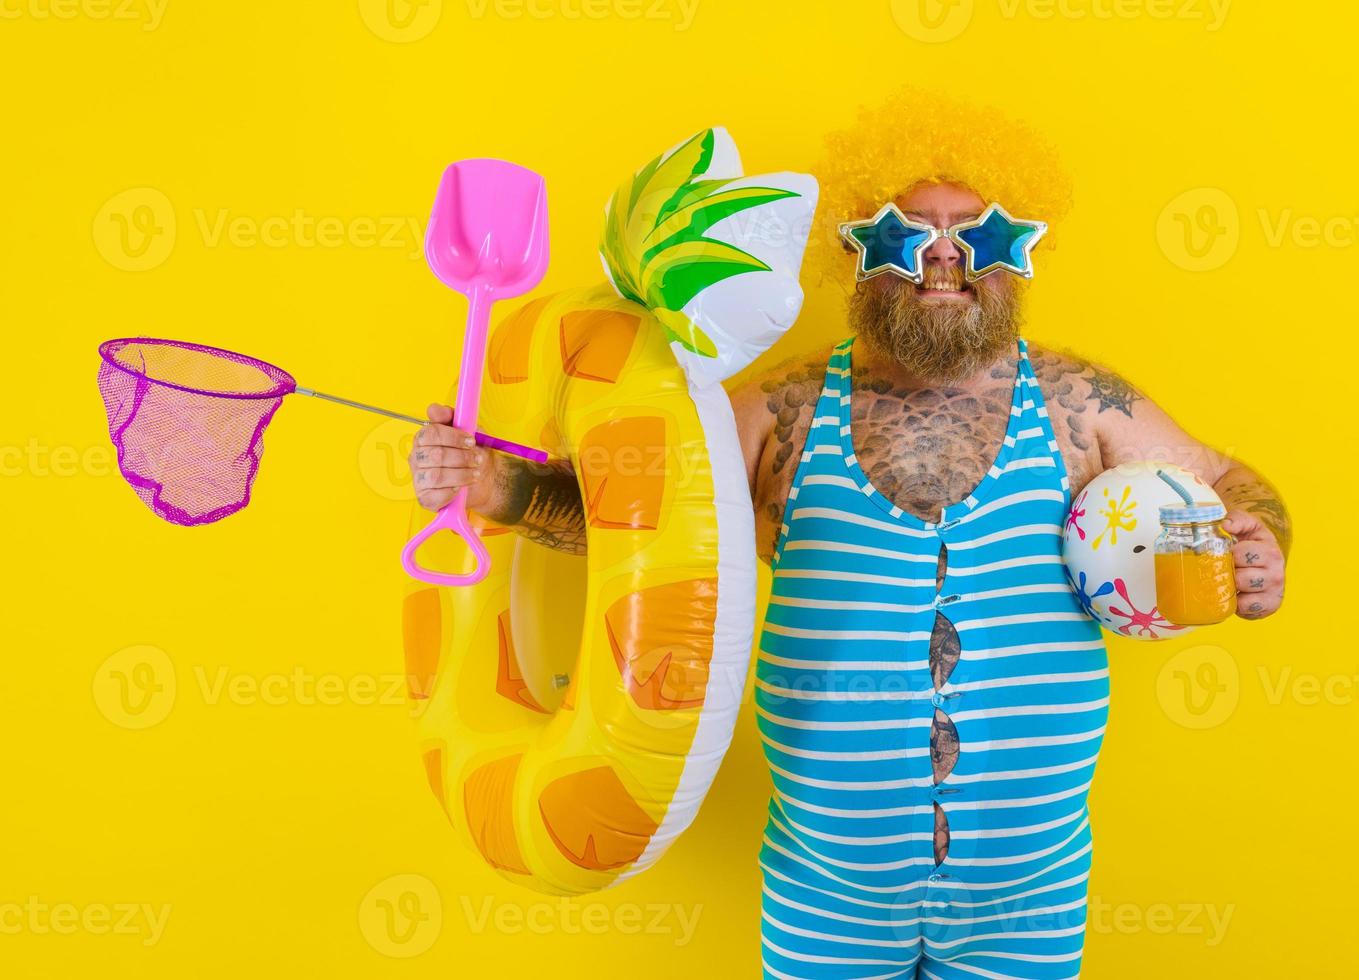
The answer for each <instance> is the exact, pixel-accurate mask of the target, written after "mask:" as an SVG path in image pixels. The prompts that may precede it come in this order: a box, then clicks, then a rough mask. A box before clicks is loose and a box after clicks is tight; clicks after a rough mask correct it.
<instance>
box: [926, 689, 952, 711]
mask: <svg viewBox="0 0 1359 980" xmlns="http://www.w3.org/2000/svg"><path fill="white" fill-rule="evenodd" d="M947 700H948V699H947V698H945V697H944V696H943V695H942V694H940V693H939V692H938V691H935V692H934V694H933V696H931V698H930V704H932V705H934V706H935V707H936V708H942V707H943V706H944V702H945V701H947Z"/></svg>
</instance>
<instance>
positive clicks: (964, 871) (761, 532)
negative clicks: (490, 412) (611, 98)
mask: <svg viewBox="0 0 1359 980" xmlns="http://www.w3.org/2000/svg"><path fill="white" fill-rule="evenodd" d="M917 109H918V106H917V104H914V103H910V104H907V103H905V102H902V101H900V100H899V101H898V102H897V103H896V104H889V105H888V106H887V107H885V108H884V109H883V110H880V112H879V115H878V116H877V117H873V116H866V117H865V119H864V121H863V122H861V123H860V126H859V127H858V128H857V129H856V130H852V131H850V133H849V135H848V136H847V137H846V136H843V135H842V137H841V138H840V139H839V141H838V142H837V141H836V140H834V139H833V140H832V149H833V152H834V154H835V159H836V163H835V164H834V166H833V167H831V168H830V169H835V168H837V167H838V168H839V172H840V173H841V174H847V175H850V176H846V177H845V178H844V179H843V180H842V181H840V184H841V190H842V191H843V193H841V194H840V196H839V197H838V199H837V196H836V194H835V193H831V194H830V195H829V197H828V198H826V197H823V201H824V200H827V199H828V200H829V202H830V203H829V207H828V210H829V211H830V218H831V219H832V220H838V219H840V218H846V217H853V218H859V219H864V218H867V217H868V215H870V214H872V213H873V212H874V211H875V210H877V208H878V206H879V205H882V204H885V203H888V202H889V201H890V203H892V204H895V205H896V206H897V208H898V209H899V213H900V215H901V216H902V217H904V219H905V220H906V221H907V222H908V223H909V224H910V225H912V226H916V227H919V228H932V229H936V230H938V231H939V232H945V233H944V234H939V235H938V236H937V237H934V240H933V241H932V242H931V243H929V244H928V246H927V247H925V248H924V249H923V250H922V251H921V252H919V253H918V255H917V259H918V263H919V268H918V269H916V270H913V271H914V272H915V276H916V278H918V280H919V281H918V282H914V281H911V280H910V279H907V278H901V277H898V276H894V275H875V276H872V277H869V278H865V279H864V281H862V282H860V283H858V285H857V287H856V288H855V291H854V293H853V295H852V297H851V299H850V302H849V308H848V319H849V326H850V327H851V328H852V330H853V334H854V336H853V337H852V338H851V339H850V340H847V341H845V342H844V343H841V344H839V345H837V346H836V347H834V348H833V349H831V350H829V351H823V352H820V353H818V354H816V355H813V356H811V357H808V358H805V359H800V360H798V361H796V362H792V363H790V364H785V365H783V366H781V367H779V368H776V369H774V370H773V371H770V372H768V373H767V374H766V375H764V376H763V377H761V378H759V379H757V380H756V381H754V382H752V383H751V384H748V385H746V386H745V387H743V388H741V389H739V390H738V391H736V392H735V393H734V394H733V396H732V401H733V406H734V408H735V411H736V418H737V425H738V429H739V431H740V434H741V440H742V445H743V449H744V452H745V456H746V461H747V467H748V472H749V475H750V481H751V493H752V498H753V500H754V504H755V508H756V529H757V547H758V549H759V553H760V556H761V557H762V558H763V559H764V560H765V561H767V562H769V563H770V565H771V567H772V569H773V581H772V587H771V595H770V605H769V611H768V614H767V617H766V622H765V629H764V633H763V635H762V636H761V638H760V644H759V647H760V649H759V660H758V664H757V674H756V704H755V708H756V713H757V716H758V722H759V726H760V732H761V736H762V739H763V742H764V747H765V753H766V756H767V759H768V762H769V766H770V770H771V773H772V777H773V783H774V793H773V797H772V799H771V801H770V807H769V820H768V824H767V829H766V833H765V838H764V846H763V848H762V851H761V856H760V863H761V866H762V868H763V869H764V899H763V916H762V918H763V924H762V939H763V962H764V970H765V975H766V976H769V977H776V978H787V977H792V978H813V977H837V978H888V977H925V978H931V980H955V978H972V977H989V978H1001V980H1004V978H1033V980H1040V978H1041V980H1057V978H1071V977H1075V976H1077V975H1078V973H1079V970H1080V958H1081V953H1082V949H1083V942H1084V931H1085V905H1086V889H1087V882H1088V877H1089V870H1090V854H1091V840H1090V828H1089V817H1088V813H1087V810H1086V797H1087V794H1088V790H1089V787H1090V785H1091V781H1092V779H1093V775H1094V768H1095V761H1096V757H1097V755H1098V752H1099V746H1100V742H1101V739H1102V736H1103V732H1104V725H1105V720H1106V716H1107V706H1108V670H1107V661H1106V657H1105V650H1104V644H1103V640H1102V638H1101V634H1100V629H1099V627H1098V625H1097V624H1095V623H1094V622H1093V621H1092V620H1090V619H1089V618H1088V617H1087V616H1086V615H1085V614H1084V612H1083V611H1082V609H1081V607H1080V605H1079V602H1078V601H1077V599H1076V597H1075V595H1074V594H1073V593H1072V591H1071V589H1070V587H1069V585H1068V584H1067V582H1066V579H1065V577H1064V573H1063V567H1062V563H1061V527H1062V523H1063V519H1064V517H1065V514H1066V510H1067V508H1068V506H1069V504H1070V500H1071V498H1072V496H1073V495H1075V494H1077V493H1079V492H1080V490H1081V488H1082V487H1084V486H1085V485H1086V484H1087V483H1088V482H1089V481H1090V480H1091V479H1093V478H1094V477H1095V476H1096V475H1098V474H1099V473H1100V472H1101V471H1103V470H1104V469H1105V468H1107V467H1108V466H1110V465H1114V464H1116V463H1118V462H1122V461H1126V460H1133V459H1144V458H1151V457H1158V456H1159V457H1165V456H1167V455H1169V456H1170V458H1171V459H1172V460H1173V461H1175V462H1178V463H1181V464H1183V465H1186V466H1187V467H1188V468H1190V469H1192V470H1194V471H1195V472H1197V473H1198V474H1199V475H1200V476H1201V477H1202V478H1203V479H1204V480H1205V481H1207V482H1208V483H1210V484H1211V485H1213V486H1214V487H1215V488H1216V489H1217V491H1218V492H1219V494H1220V495H1221V496H1222V498H1223V500H1224V501H1225V502H1226V504H1227V507H1228V509H1229V512H1230V513H1229V514H1228V517H1227V520H1226V522H1225V526H1226V528H1227V530H1228V531H1230V532H1231V533H1232V534H1234V535H1235V536H1236V537H1237V539H1238V543H1237V545H1236V546H1235V550H1234V554H1235V558H1236V565H1237V585H1238V588H1239V590H1240V597H1239V603H1238V614H1239V615H1241V616H1242V617H1245V618H1247V619H1258V618H1261V617H1264V616H1268V615H1270V614H1271V613H1273V612H1274V611H1275V610H1277V609H1278V608H1279V605H1280V603H1281V601H1282V597H1283V575H1284V561H1283V553H1284V549H1285V548H1286V547H1287V545H1288V538H1289V524H1288V519H1287V515H1286V512H1285V511H1284V509H1283V506H1282V504H1281V503H1280V501H1279V498H1278V496H1277V494H1275V493H1274V491H1273V490H1272V489H1271V488H1270V486H1269V485H1268V484H1267V483H1266V482H1265V481H1264V480H1262V479H1261V478H1260V477H1259V476H1258V475H1256V474H1255V473H1254V472H1253V471H1252V470H1250V469H1249V468H1248V467H1246V466H1245V465H1243V464H1241V463H1239V462H1237V461H1235V460H1232V459H1230V458H1228V457H1226V456H1224V455H1222V454H1219V453H1216V452H1214V451H1212V450H1211V449H1209V448H1208V447H1206V446H1204V445H1203V444H1201V443H1199V442H1198V441H1196V440H1195V439H1193V438H1192V437H1190V436H1189V435H1187V434H1186V433H1185V432H1184V431H1183V430H1182V429H1181V428H1180V427H1179V426H1178V425H1176V424H1175V422H1174V421H1172V420H1171V418H1170V417H1169V416H1168V415H1166V414H1165V413H1164V412H1163V411H1161V410H1160V409H1159V408H1158V407H1156V406H1155V405H1154V404H1153V403H1152V402H1151V401H1150V400H1149V399H1148V398H1146V397H1145V396H1144V395H1143V394H1142V393H1140V392H1139V391H1137V390H1136V389H1135V388H1134V387H1132V386H1131V385H1130V384H1128V383H1127V382H1126V381H1124V380H1123V379H1122V378H1121V377H1119V376H1118V375H1117V374H1115V373H1114V372H1112V371H1110V370H1107V369H1105V368H1103V367H1100V366H1097V365H1094V364H1090V363H1088V362H1086V361H1083V360H1081V359H1080V358H1078V357H1075V356H1073V355H1070V354H1059V353H1055V352H1053V351H1050V350H1047V349H1044V348H1039V347H1036V346H1035V347H1028V346H1026V344H1025V342H1024V340H1022V339H1021V338H1020V335H1019V322H1020V319H1019V309H1020V306H1021V303H1020V299H1021V296H1020V289H1021V287H1022V281H1021V280H1020V279H1018V278H1016V277H1013V276H1010V275H1006V274H1003V273H1000V274H992V275H985V276H982V277H980V278H975V279H970V278H969V277H968V276H967V275H965V270H966V268H967V267H968V261H967V256H966V255H965V254H964V251H963V249H960V248H959V246H958V244H957V243H956V240H955V238H954V237H953V236H952V235H949V234H947V233H946V232H947V230H948V229H956V228H957V227H959V226H966V225H967V224H968V223H969V222H975V221H976V220H977V219H978V218H979V217H980V216H982V215H983V213H984V212H985V211H986V209H987V204H988V203H989V202H990V201H997V202H1000V203H1002V204H1007V205H1008V202H1007V201H1006V200H1005V198H1004V197H1003V196H1002V194H1005V193H1006V189H1007V188H1008V189H1009V192H1011V193H1013V195H1014V196H1015V197H1019V198H1021V199H1023V198H1024V191H1023V187H1022V182H1021V183H1016V182H1015V180H1014V179H1010V180H1009V182H1008V183H1007V179H1006V178H1005V176H1004V167H1001V166H996V165H994V161H995V160H997V159H999V158H1000V157H1005V158H1007V159H1010V160H1013V159H1014V147H1015V145H1016V143H1017V142H1018V141H1028V144H1029V147H1030V149H1029V157H1028V159H1029V160H1030V162H1031V163H1032V162H1033V161H1034V160H1037V159H1040V158H1041V144H1040V143H1039V142H1038V141H1037V140H1036V137H1034V136H1033V134H1031V133H1029V132H1028V131H1027V130H1024V129H1023V128H1022V127H1017V126H1015V125H1013V124H1011V123H1009V122H1008V121H1005V120H1001V119H998V118H991V119H989V120H987V119H984V118H982V117H980V116H978V115H977V114H975V113H972V114H971V115H970V118H971V119H972V120H973V121H974V122H975V123H976V124H977V125H979V126H981V127H982V131H983V132H984V133H985V136H984V137H981V138H973V139H971V140H970V141H964V143H962V144H961V145H962V146H963V147H964V148H965V151H960V152H959V153H958V154H957V155H955V156H954V157H953V158H952V159H946V158H947V154H946V153H945V154H943V157H941V155H940V152H939V151H938V150H937V149H935V148H937V147H940V146H947V145H949V137H948V136H947V135H946V131H947V130H948V124H951V125H952V128H953V129H954V130H956V128H957V123H956V122H955V120H956V119H958V118H969V116H968V114H966V113H964V112H946V111H942V110H941V111H940V114H939V117H938V118H939V121H940V122H941V123H943V124H945V125H940V126H939V127H936V128H934V129H932V130H931V129H930V128H929V127H928V126H924V125H923V124H922V127H921V128H923V129H925V130H926V131H927V132H929V133H930V134H931V135H930V136H928V137H927V136H922V135H921V134H920V132H916V133H914V134H913V138H914V139H916V140H918V141H920V142H921V144H922V145H925V144H928V145H929V146H930V147H931V148H932V150H931V152H933V153H934V155H933V156H932V157H930V158H929V159H928V160H927V161H924V162H920V161H917V162H916V166H914V167H910V166H909V165H910V161H909V160H907V157H906V154H905V152H904V151H903V150H901V149H900V148H899V147H898V146H897V144H896V143H894V142H892V141H891V140H889V139H888V138H887V137H885V136H883V135H881V133H880V132H879V134H878V135H877V136H876V137H875V136H874V135H873V134H874V133H875V132H877V131H878V130H881V129H882V127H883V126H884V125H885V124H886V123H889V122H893V121H900V120H902V119H910V118H911V117H912V114H913V113H916V114H919V113H918V112H917ZM940 134H945V135H940ZM875 139H876V143H875V142H874V140H875ZM953 145H954V146H958V145H960V144H959V143H958V141H957V140H956V139H954V142H953ZM1002 151H1003V152H1002ZM988 157H989V158H990V160H991V161H992V163H993V165H991V166H987V165H985V164H984V163H983V164H979V163H978V159H983V160H985V158H988ZM941 159H943V162H942V163H941V162H940V160H941ZM903 167H909V169H901V168H903ZM894 168H895V169H894ZM878 171H885V172H888V173H890V174H892V175H893V177H894V178H895V180H893V179H892V178H890V177H876V176H875V177H872V178H871V179H870V180H883V181H887V182H889V183H892V182H895V183H896V186H897V187H898V188H899V189H898V190H897V191H895V192H894V193H890V194H888V195H886V198H885V199H878V200H876V201H875V200H873V199H872V196H871V195H872V193H873V191H872V189H871V188H869V187H868V186H867V185H866V184H864V183H863V181H862V179H860V178H855V177H854V176H852V175H854V174H859V175H862V174H865V173H868V174H875V173H877V172H878ZM1054 172H1055V171H1054V170H1053V169H1052V168H1051V167H1050V166H1046V165H1044V166H1037V165H1034V166H1030V167H1029V169H1028V173H1029V177H1028V180H1029V181H1030V182H1031V181H1033V180H1037V179H1039V177H1040V176H1041V175H1043V174H1052V173H1054ZM998 174H999V175H1001V176H997V175H998ZM818 175H819V176H821V175H822V173H821V172H820V171H819V172H818ZM921 175H924V176H923V177H922V176H921ZM856 180H857V181H858V183H856ZM822 183H823V190H824V189H831V188H834V187H835V186H836V183H837V182H836V181H834V180H830V181H828V180H826V179H825V178H824V176H823V181H822ZM983 184H984V185H985V187H982V188H981V189H984V190H985V191H986V193H987V195H988V196H987V197H983V196H982V195H981V194H980V193H978V189H979V187H980V185H983ZM828 185H829V188H828ZM837 200H838V201H839V204H840V207H839V210H840V211H843V212H845V213H841V214H837V213H836V211H837V203H836V202H837ZM1024 203H1026V200H1021V201H1019V202H1016V204H1015V205H1014V206H1013V207H1008V206H1007V210H1008V211H1010V212H1011V213H1013V214H1015V215H1017V216H1018V217H1021V218H1035V217H1045V215H1043V214H1029V213H1025V212H1024V210H1023V209H1022V205H1023V204H1024ZM1027 203H1028V204H1030V205H1032V201H1027ZM1054 209H1056V210H1060V209H1058V208H1055V206H1054ZM879 213H880V214H881V212H879ZM1053 217H1055V215H1053ZM865 223H866V222H865ZM841 261H842V262H845V263H846V264H847V263H848V260H847V259H844V257H843V256H842V257H841ZM866 265H867V263H866V262H863V264H861V266H860V268H861V270H864V269H865V266H866ZM974 272H975V270H974ZM430 419H431V421H432V423H434V424H432V425H430V426H427V427H426V429H425V430H423V431H422V433H421V436H420V438H419V439H418V440H417V447H416V449H415V452H414V453H413V456H412V466H413V468H414V469H415V473H416V477H415V479H416V484H415V485H416V489H417V492H418V494H419V499H420V501H421V502H422V503H423V504H424V505H425V506H427V507H430V508H431V509H438V508H439V507H441V506H443V505H444V504H445V503H447V502H448V500H449V499H451V497H452V495H453V493H454V491H455V490H456V489H457V488H458V487H460V486H464V485H468V486H470V487H471V492H470V497H469V504H470V505H471V506H472V507H473V509H476V510H478V511H479V512H480V513H482V514H484V515H485V516H487V517H489V518H491V519H492V520H495V521H497V522H498V523H501V524H506V525H509V526H513V527H515V528H516V529H517V530H518V531H519V532H520V533H522V534H525V535H527V536H529V537H531V538H534V539H536V540H540V541H544V542H546V543H548V544H550V545H552V546H555V547H560V548H564V549H567V550H581V549H583V546H584V516H583V508H582V506H581V501H580V495H579V490H578V489H577V484H576V480H575V477H574V474H572V473H571V472H570V469H569V467H566V466H560V465H558V466H555V467H539V468H534V467H530V466H528V465H527V464H524V463H522V462H520V461H517V460H513V459H511V458H508V457H496V456H492V455H489V454H486V453H484V452H483V451H481V450H477V449H473V448H469V446H470V440H469V439H468V437H467V436H466V434H464V433H459V432H457V431H456V430H453V429H451V428H450V427H449V426H448V422H449V421H450V419H451V413H450V412H449V410H448V409H447V408H445V407H440V406H432V407H431V410H430Z"/></svg>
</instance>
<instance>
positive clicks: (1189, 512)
mask: <svg viewBox="0 0 1359 980" xmlns="http://www.w3.org/2000/svg"><path fill="white" fill-rule="evenodd" d="M1226 516H1227V508H1226V507H1224V506H1222V504H1218V503H1213V502H1211V501H1206V500H1199V501H1195V502H1194V503H1192V504H1166V505H1164V506H1163V507H1162V508H1161V523H1162V524H1209V523H1212V522H1213V521H1220V520H1222V519H1223V518H1224V517H1226Z"/></svg>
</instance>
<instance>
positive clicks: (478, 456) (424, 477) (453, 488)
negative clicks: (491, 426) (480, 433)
mask: <svg viewBox="0 0 1359 980" xmlns="http://www.w3.org/2000/svg"><path fill="white" fill-rule="evenodd" d="M426 414H427V415H428V416H429V424H428V425H426V426H425V427H424V428H422V429H421V430H420V431H419V432H418V433H417V434H416V436H415V446H414V448H413V449H412V450H411V456H410V464H411V476H412V479H413V481H414V486H415V499H416V500H418V501H420V506H421V507H424V508H425V509H427V510H434V511H437V510H442V509H443V508H444V507H446V506H447V505H448V504H449V503H450V502H451V501H452V500H453V497H454V496H455V495H456V494H457V492H458V491H459V490H461V489H462V488H463V487H467V508H468V510H473V511H478V512H480V511H482V510H483V509H484V508H485V506H486V505H487V504H488V503H489V502H490V500H491V496H492V491H493V489H494V487H495V474H496V468H497V464H496V454H495V453H493V452H490V451H489V450H486V449H482V448H481V447H479V446H477V444H476V440H475V438H474V437H473V435H472V433H470V432H464V431H462V430H461V429H455V428H453V409H451V408H449V407H448V406H447V405H431V406H429V408H428V409H427V411H426Z"/></svg>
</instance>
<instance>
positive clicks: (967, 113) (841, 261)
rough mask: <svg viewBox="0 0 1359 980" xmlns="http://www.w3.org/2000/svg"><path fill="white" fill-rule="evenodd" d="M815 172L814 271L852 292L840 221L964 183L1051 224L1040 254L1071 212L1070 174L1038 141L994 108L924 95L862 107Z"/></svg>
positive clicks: (810, 254)
mask: <svg viewBox="0 0 1359 980" xmlns="http://www.w3.org/2000/svg"><path fill="white" fill-rule="evenodd" d="M814 173H815V175H816V177H817V179H818V180H819V181H820V183H821V205H820V207H819V208H818V209H817V216H816V219H815V226H814V228H813V231H812V238H811V241H810V242H809V247H808V251H807V262H808V266H809V267H810V268H811V269H813V270H815V271H816V272H817V273H818V274H819V276H820V278H821V279H822V280H825V279H833V280H836V281H838V282H840V283H841V284H843V285H845V286H846V288H847V290H852V289H853V285H854V282H853V277H854V264H853V262H852V261H851V260H850V259H848V258H847V257H846V255H845V251H844V249H843V248H842V245H841V242H840V234H839V230H838V227H839V225H840V223H841V222H844V221H853V220H855V219H857V218H867V217H871V216H872V215H873V214H874V212H876V211H877V210H878V208H880V207H881V206H882V205H883V204H884V203H886V202H887V201H891V200H896V199H898V198H900V197H901V195H903V194H904V193H905V192H906V191H908V190H910V189H911V188H912V187H915V186H917V185H918V184H921V183H951V184H961V185H964V186H966V187H970V188H971V189H972V190H974V191H976V192H977V194H978V195H980V196H981V198H982V200H984V201H987V202H990V201H996V202H998V203H999V204H1000V205H1001V207H1003V208H1005V210H1006V211H1008V212H1009V213H1010V214H1012V215H1014V216H1015V217H1016V218H1029V219H1037V220H1039V221H1046V222H1047V223H1048V228H1049V231H1048V234H1047V235H1046V236H1044V238H1043V240H1042V242H1040V243H1039V246H1038V247H1039V248H1043V247H1045V246H1046V247H1050V246H1051V245H1052V239H1053V237H1054V235H1053V229H1054V226H1055V225H1056V224H1057V223H1058V222H1059V221H1060V220H1061V219H1062V218H1063V217H1064V216H1065V215H1066V213H1067V212H1068V211H1069V210H1070V209H1071V177H1070V175H1069V174H1068V173H1067V171H1066V170H1065V169H1064V168H1063V166H1062V164H1061V161H1060V159H1059V157H1058V155H1057V151H1056V148H1055V147H1054V146H1053V145H1052V144H1051V143H1050V142H1049V141H1048V140H1047V139H1045V138H1044V137H1043V136H1042V135H1041V134H1039V133H1038V132H1037V131H1036V130H1034V129H1033V128H1032V127H1030V126H1028V125H1027V124H1025V123H1023V122H1020V121H1018V120H1016V119H1012V118H1010V117H1008V116H1005V115H1003V114H1002V113H1001V112H999V111H998V110H995V109H992V108H989V107H982V106H976V105H971V104H967V103H963V102H959V101H957V100H955V99H953V98H951V97H949V96H945V95H940V94H938V93H936V92H929V91H925V90H921V89H911V88H907V89H901V90H899V91H897V92H895V93H894V94H892V95H891V96H889V97H888V99H887V100H886V101H885V102H883V103H881V104H879V105H877V106H874V107H872V108H863V109H860V111H859V116H858V120H857V121H856V122H855V124H854V125H853V126H851V127H849V128H848V129H842V130H839V131H837V132H833V133H830V134H828V135H827V137H826V155H825V157H824V158H823V159H822V160H821V162H820V163H819V164H818V165H817V167H816V168H815V169H814Z"/></svg>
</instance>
